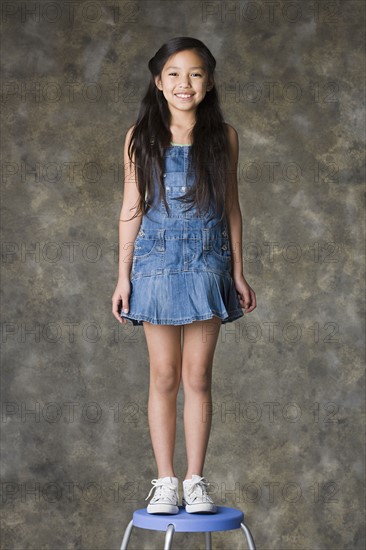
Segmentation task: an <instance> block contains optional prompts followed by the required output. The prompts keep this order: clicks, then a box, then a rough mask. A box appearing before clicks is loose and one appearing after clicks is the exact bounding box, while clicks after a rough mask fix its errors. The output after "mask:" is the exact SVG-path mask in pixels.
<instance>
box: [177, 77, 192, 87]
mask: <svg viewBox="0 0 366 550" xmlns="http://www.w3.org/2000/svg"><path fill="white" fill-rule="evenodd" d="M179 85H180V87H181V88H182V87H183V88H189V87H190V84H189V77H188V76H184V75H182V76H181V78H180V84H179Z"/></svg>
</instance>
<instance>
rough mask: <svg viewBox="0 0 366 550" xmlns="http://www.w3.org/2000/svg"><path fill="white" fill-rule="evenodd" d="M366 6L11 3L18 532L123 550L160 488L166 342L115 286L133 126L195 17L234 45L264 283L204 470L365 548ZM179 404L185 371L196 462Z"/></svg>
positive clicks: (230, 114)
mask: <svg viewBox="0 0 366 550" xmlns="http://www.w3.org/2000/svg"><path fill="white" fill-rule="evenodd" d="M364 17H365V10H364V4H363V2H361V1H358V0H347V1H335V2H331V1H327V0H322V1H320V2H313V1H312V0H309V1H300V0H294V1H292V2H284V1H278V2H267V1H265V0H263V1H262V0H255V1H252V2H247V1H238V2H218V1H212V2H199V1H193V2H191V1H182V0H180V1H177V2H176V1H171V2H168V1H160V0H159V1H131V2H118V1H117V0H113V1H107V2H101V1H90V2H89V1H87V2H73V3H72V4H68V3H66V2H62V1H60V2H48V1H47V0H46V1H43V2H31V1H28V2H12V1H5V2H3V5H2V33H3V38H2V53H1V55H2V67H3V88H2V121H1V124H2V129H3V151H4V153H3V163H2V166H3V176H2V185H3V214H2V215H3V229H2V230H3V236H2V241H3V256H2V259H3V262H2V267H3V282H4V283H5V284H4V285H3V291H4V292H3V308H4V309H3V337H2V347H3V357H4V361H3V374H2V391H3V412H2V424H1V426H2V442H3V464H2V473H3V485H2V488H3V497H2V499H3V504H4V505H5V506H4V512H3V528H2V548H4V549H16V550H21V549H32V550H38V549H40V548H42V549H57V550H59V549H60V550H61V549H62V550H64V549H76V548H80V549H81V548H82V549H88V550H89V549H98V550H99V549H100V550H112V549H116V548H119V545H120V543H121V538H122V534H123V531H124V528H125V526H126V524H127V522H128V521H129V519H130V517H131V514H132V512H133V510H134V509H136V508H139V507H144V506H146V504H147V503H146V501H145V500H144V498H145V496H146V495H147V493H148V491H149V489H150V486H151V485H150V480H151V479H152V478H153V477H156V471H155V463H154V459H153V453H152V449H151V442H150V436H149V430H148V423H147V397H148V380H149V367H148V353H147V347H146V341H145V337H144V333H143V329H142V328H136V327H135V328H133V327H132V325H131V324H128V325H127V326H124V327H119V326H118V323H117V322H116V321H115V319H114V318H113V316H112V314H111V296H112V293H113V291H114V288H115V283H116V279H117V271H118V269H117V258H118V215H119V210H120V206H121V201H122V194H123V142H124V137H125V133H126V131H127V128H128V127H129V126H130V125H131V124H132V123H133V121H134V120H135V116H136V114H137V109H138V105H139V101H140V99H141V97H142V94H143V92H144V90H145V86H146V84H147V81H148V71H147V61H148V59H149V58H150V57H151V56H152V55H153V54H154V53H155V51H156V50H157V49H158V48H159V47H160V45H161V44H162V43H163V42H164V41H166V40H167V39H169V38H171V37H173V36H178V35H189V36H195V37H197V38H199V39H201V40H203V41H204V42H205V43H206V44H207V45H208V47H209V48H210V49H211V50H212V52H213V54H214V55H215V57H216V59H217V63H218V71H217V85H218V87H219V92H220V96H221V100H222V105H223V109H224V112H225V117H226V120H227V122H229V123H231V124H233V125H234V126H235V127H236V128H237V130H238V133H239V138H240V158H239V170H238V177H239V186H240V202H241V207H242V213H243V225H244V227H243V238H244V241H243V247H244V273H245V275H246V277H247V279H248V282H249V283H250V284H251V285H252V287H253V288H254V290H255V291H256V293H257V298H258V307H257V309H256V310H255V311H254V312H253V313H252V314H250V315H249V316H246V317H245V318H244V319H242V320H240V322H235V323H233V324H231V326H226V327H225V328H222V329H221V337H220V339H219V343H218V346H217V351H216V356H215V363H214V374H213V399H214V418H213V427H212V432H211V439H210V444H209V450H208V455H207V460H206V465H205V472H204V473H205V475H206V476H207V477H208V478H209V480H210V481H211V482H212V489H213V496H214V498H215V501H216V502H217V503H218V504H219V505H227V506H233V507H238V508H241V509H242V510H244V512H245V513H246V514H247V522H248V525H249V526H250V528H251V530H252V532H253V534H254V537H255V540H256V543H257V547H258V549H266V550H269V549H271V550H272V549H276V550H294V549H301V550H325V549H327V550H328V549H329V550H330V549H332V550H344V549H346V548H347V549H361V548H364V544H365V539H364V532H363V528H362V526H363V524H364V522H363V510H362V505H363V501H362V491H361V486H362V479H363V472H364V460H363V446H362V442H363V436H362V434H363V433H364V431H363V429H362V428H363V426H364V424H363V422H362V416H361V412H362V405H363V395H364V393H363V392H364V382H363V368H362V367H363V363H362V357H363V355H362V350H363V344H364V340H363V334H364V317H363V315H362V313H363V308H362V305H361V304H362V300H363V293H362V290H363V284H362V282H363V276H364V249H363V248H362V244H363V235H364V233H363V231H364V221H363V218H362V216H361V212H362V210H361V208H362V206H361V200H362V192H363V184H364V172H363V171H362V170H363V168H362V166H363V164H362V159H363V139H364V124H365V119H364V111H363V106H364V105H363V103H362V101H363V98H364V93H363V92H364V90H363V86H362V83H363V82H364V80H363V77H364V72H363V68H364V48H363V40H364V25H365V19H364ZM182 412H183V395H182V389H181V392H180V396H179V407H178V416H179V420H178V428H177V447H176V471H177V474H178V475H179V476H180V478H182V476H183V475H184V474H185V466H186V462H185V453H184V433H183V421H182ZM162 540H163V535H162V534H161V533H160V534H159V533H151V532H149V531H146V532H145V531H143V530H136V531H135V534H133V535H132V539H131V548H139V549H142V548H144V549H152V548H157V547H159V545H162ZM213 543H214V545H215V548H227V549H229V548H230V549H234V548H238V549H239V548H243V541H242V534H241V533H239V531H231V532H228V533H215V534H214V535H213ZM174 547H175V548H177V549H178V548H182V549H183V548H187V547H189V548H204V541H203V536H200V535H199V534H181V533H178V534H177V535H176V536H175V544H174Z"/></svg>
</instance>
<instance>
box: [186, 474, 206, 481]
mask: <svg viewBox="0 0 366 550" xmlns="http://www.w3.org/2000/svg"><path fill="white" fill-rule="evenodd" d="M194 475H197V476H200V477H202V474H186V477H185V478H184V480H183V481H186V480H187V479H192V477H193V476H194Z"/></svg>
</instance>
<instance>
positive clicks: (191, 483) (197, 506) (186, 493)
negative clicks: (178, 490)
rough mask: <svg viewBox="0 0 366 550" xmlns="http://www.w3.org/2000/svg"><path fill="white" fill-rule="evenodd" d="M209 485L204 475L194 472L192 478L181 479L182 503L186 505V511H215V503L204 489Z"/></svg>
mask: <svg viewBox="0 0 366 550" xmlns="http://www.w3.org/2000/svg"><path fill="white" fill-rule="evenodd" d="M209 485H210V484H209V483H208V482H207V480H206V479H205V478H204V477H202V476H198V475H196V474H193V476H192V479H185V480H184V481H183V497H182V504H183V506H185V507H186V512H188V513H192V512H193V513H194V512H212V513H215V512H216V511H217V508H216V505H215V504H214V502H213V500H212V498H211V497H210V495H208V494H207V491H206V487H208V486H209Z"/></svg>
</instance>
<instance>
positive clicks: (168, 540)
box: [164, 523, 175, 550]
mask: <svg viewBox="0 0 366 550" xmlns="http://www.w3.org/2000/svg"><path fill="white" fill-rule="evenodd" d="M174 531H175V528H174V525H172V524H171V523H170V524H169V525H168V529H167V530H166V534H165V542H164V550H171V547H172V544H173V535H174Z"/></svg>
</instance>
